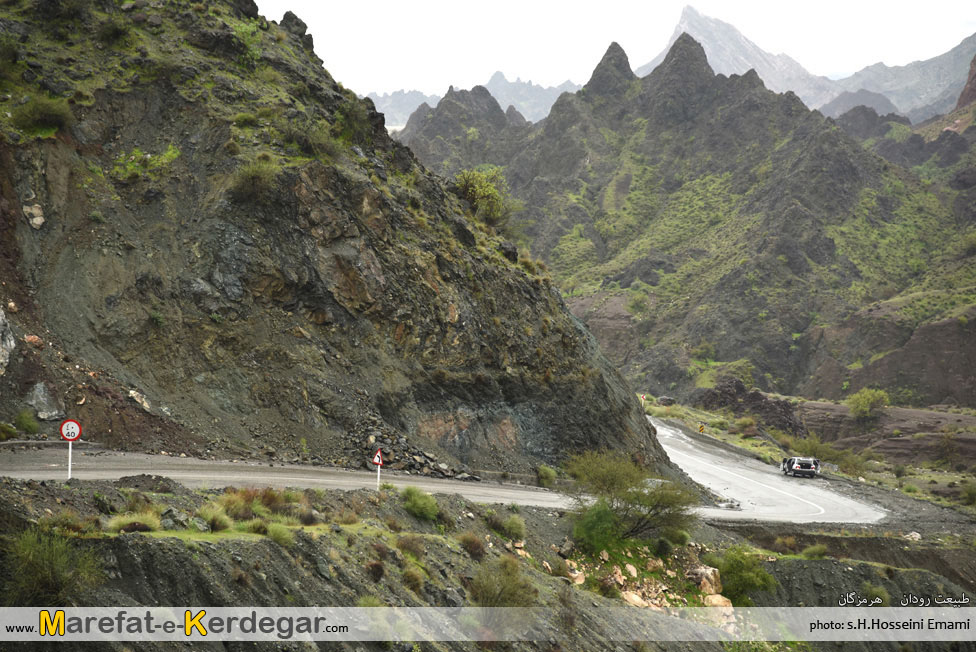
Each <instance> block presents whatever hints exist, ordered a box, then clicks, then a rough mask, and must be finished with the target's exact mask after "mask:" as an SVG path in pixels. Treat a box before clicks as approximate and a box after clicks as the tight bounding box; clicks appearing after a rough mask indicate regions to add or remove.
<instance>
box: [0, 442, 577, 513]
mask: <svg viewBox="0 0 976 652" xmlns="http://www.w3.org/2000/svg"><path fill="white" fill-rule="evenodd" d="M67 464H68V453H67V450H66V449H65V448H64V447H57V446H55V447H50V448H43V449H41V450H31V451H16V452H14V451H11V450H9V449H6V450H5V449H2V448H0V476H7V477H11V478H18V479H23V480H27V479H31V480H66V479H67V477H68V466H67ZM140 473H147V474H150V475H164V476H166V477H168V478H172V479H173V480H176V481H177V482H179V483H181V484H183V485H185V486H187V487H224V486H228V485H234V486H238V487H241V486H265V487H266V486H276V487H298V488H303V489H344V490H349V489H363V488H367V489H368V488H373V489H375V488H376V473H374V472H368V471H351V470H346V469H336V468H332V467H315V466H293V465H287V464H275V465H274V466H273V467H272V466H269V465H267V464H256V463H249V462H222V461H218V462H214V461H208V460H199V459H193V458H179V457H165V456H159V455H144V454H141V453H118V452H114V451H98V452H79V451H75V454H74V458H73V464H72V467H71V476H72V477H73V478H77V479H79V480H118V479H119V478H121V477H123V476H128V475H139V474H140ZM382 481H383V482H389V483H391V484H393V485H395V486H397V487H406V486H414V487H419V488H421V489H423V490H424V491H429V492H431V493H440V494H460V495H461V496H464V497H465V498H467V499H468V500H472V501H475V502H479V503H505V504H511V503H515V504H518V505H535V506H538V507H547V508H550V509H566V508H568V507H569V506H570V500H569V498H567V497H566V496H564V495H562V494H559V493H556V492H554V491H547V490H545V489H540V488H537V487H526V486H520V485H511V484H505V485H501V484H498V483H495V482H461V481H457V480H440V479H434V478H425V477H423V476H416V475H394V474H393V473H384V474H383V476H382Z"/></svg>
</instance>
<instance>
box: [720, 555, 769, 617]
mask: <svg viewBox="0 0 976 652" xmlns="http://www.w3.org/2000/svg"><path fill="white" fill-rule="evenodd" d="M751 552H752V551H751V550H750V549H749V548H748V547H747V546H743V545H738V546H732V547H731V548H729V549H728V550H726V551H725V554H723V555H721V556H719V555H717V554H714V553H711V554H708V555H706V556H705V558H704V559H703V561H704V562H705V563H706V564H708V565H709V566H714V567H715V568H717V569H718V571H719V574H720V576H721V578H722V593H723V594H724V595H725V597H727V598H728V599H729V600H731V601H732V604H733V605H735V606H737V607H748V606H751V605H752V600H750V599H749V595H748V594H750V593H753V592H755V591H771V590H773V589H774V588H776V586H777V582H776V578H774V577H773V576H772V575H770V574H769V573H768V572H766V570H765V569H764V568H763V567H762V565H761V564H760V563H759V559H758V558H756V556H755V555H753V554H751Z"/></svg>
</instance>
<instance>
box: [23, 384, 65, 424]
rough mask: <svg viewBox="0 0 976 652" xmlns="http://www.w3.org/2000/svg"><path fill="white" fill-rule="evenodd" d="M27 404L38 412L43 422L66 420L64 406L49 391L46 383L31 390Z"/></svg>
mask: <svg viewBox="0 0 976 652" xmlns="http://www.w3.org/2000/svg"><path fill="white" fill-rule="evenodd" d="M27 404H28V405H30V406H31V407H32V408H34V410H35V411H36V412H37V418H38V419H40V420H41V421H55V420H57V419H63V418H64V406H63V405H61V401H59V400H58V399H57V398H56V397H55V396H54V395H53V394H52V393H51V390H49V389H48V387H47V385H46V384H45V383H37V384H36V385H34V387H33V389H31V393H30V397H29V398H28V399H27Z"/></svg>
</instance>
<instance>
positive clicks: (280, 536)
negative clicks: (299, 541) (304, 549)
mask: <svg viewBox="0 0 976 652" xmlns="http://www.w3.org/2000/svg"><path fill="white" fill-rule="evenodd" d="M268 538H269V539H271V540H272V541H274V542H275V543H277V544H278V545H279V546H281V547H282V548H290V547H291V546H292V544H294V543H295V534H294V533H293V532H292V531H291V530H289V529H288V528H287V527H285V526H284V525H282V524H281V523H269V524H268Z"/></svg>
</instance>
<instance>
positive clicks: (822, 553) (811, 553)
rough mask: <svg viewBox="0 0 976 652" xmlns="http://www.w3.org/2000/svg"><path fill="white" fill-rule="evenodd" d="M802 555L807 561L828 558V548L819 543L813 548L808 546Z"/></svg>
mask: <svg viewBox="0 0 976 652" xmlns="http://www.w3.org/2000/svg"><path fill="white" fill-rule="evenodd" d="M800 554H801V555H803V557H804V558H806V559H823V558H824V557H826V556H827V546H826V545H825V544H822V543H817V544H814V545H812V546H807V547H806V548H804V549H803V552H801V553H800Z"/></svg>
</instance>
